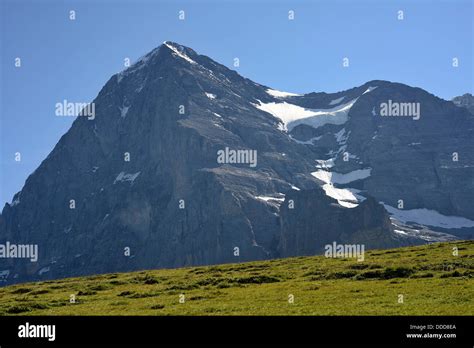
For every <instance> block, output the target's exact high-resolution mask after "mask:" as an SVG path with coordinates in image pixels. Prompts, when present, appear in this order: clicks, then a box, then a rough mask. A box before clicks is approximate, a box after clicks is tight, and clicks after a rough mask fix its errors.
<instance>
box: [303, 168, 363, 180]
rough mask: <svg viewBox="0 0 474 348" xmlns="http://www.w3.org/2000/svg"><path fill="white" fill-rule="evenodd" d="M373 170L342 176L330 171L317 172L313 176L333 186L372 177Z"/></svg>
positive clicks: (353, 172) (358, 170)
mask: <svg viewBox="0 0 474 348" xmlns="http://www.w3.org/2000/svg"><path fill="white" fill-rule="evenodd" d="M371 171H372V168H366V169H357V170H354V171H352V172H349V173H345V174H341V173H336V172H330V171H328V170H317V171H315V172H312V173H311V175H312V176H314V177H315V178H317V179H319V180H321V181H323V182H325V183H332V184H348V183H350V182H353V181H356V180H362V179H365V178H368V177H369V176H370V172H371Z"/></svg>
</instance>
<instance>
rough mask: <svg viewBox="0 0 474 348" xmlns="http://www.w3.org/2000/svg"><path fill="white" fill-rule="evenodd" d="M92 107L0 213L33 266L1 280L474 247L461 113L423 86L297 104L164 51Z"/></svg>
mask: <svg viewBox="0 0 474 348" xmlns="http://www.w3.org/2000/svg"><path fill="white" fill-rule="evenodd" d="M94 103H95V112H96V116H95V118H94V119H93V120H89V119H88V118H87V117H77V119H76V120H75V121H74V123H73V125H72V127H71V128H70V129H69V131H68V132H67V133H66V134H65V135H64V136H62V137H61V139H60V140H59V142H58V143H57V145H56V146H55V148H54V149H53V151H52V152H51V153H50V154H49V156H48V157H47V158H46V159H45V160H44V161H43V162H42V163H41V165H40V166H39V167H38V168H37V169H36V170H35V172H34V173H32V174H31V175H30V176H29V177H28V179H27V180H26V183H25V185H24V187H23V189H22V190H21V191H20V192H18V193H17V194H16V195H15V196H14V197H13V200H12V203H11V204H6V205H5V207H4V209H3V211H2V214H1V215H0V244H5V243H6V242H7V241H8V242H10V243H15V244H37V245H38V248H39V258H38V261H37V262H30V260H24V259H14V258H0V274H1V275H2V276H3V283H2V284H10V283H14V282H24V281H33V280H44V279H55V278H61V277H68V276H77V275H86V274H95V273H103V272H116V271H130V270H137V269H148V268H163V267H181V266H190V265H204V264H217V263H227V262H242V261H248V260H257V259H266V258H273V257H285V256H292V255H310V254H321V253H323V252H324V246H325V245H326V244H332V243H333V242H334V241H335V242H337V243H342V244H344V243H345V244H364V245H365V248H366V249H369V248H388V247H396V246H402V245H411V244H423V243H427V242H432V241H442V240H453V239H472V237H473V231H474V142H473V135H474V119H473V117H472V115H471V114H470V113H469V111H468V110H467V109H465V108H462V107H458V106H457V105H455V104H454V103H453V102H451V101H446V100H443V99H440V98H438V97H436V96H434V95H432V94H430V93H429V92H427V91H424V90H423V89H420V88H414V87H410V86H406V85H403V84H399V83H392V82H387V81H370V82H367V83H366V84H364V85H362V86H359V87H355V88H352V89H350V90H347V91H342V92H338V93H309V94H305V95H295V94H291V93H285V92H280V91H276V90H273V89H271V88H270V87H267V86H263V85H260V84H258V83H256V82H253V81H251V80H249V79H246V78H244V77H242V76H240V75H239V74H238V73H236V72H235V71H233V70H230V69H228V68H226V67H225V66H223V65H221V64H218V63H217V62H215V61H213V60H212V59H210V58H208V57H206V56H204V55H199V54H198V53H196V52H195V51H194V50H192V49H190V48H187V47H184V46H181V45H179V44H176V43H172V42H165V43H164V44H163V45H161V46H159V47H158V48H156V49H154V50H153V51H151V52H150V53H148V54H147V55H145V56H144V57H143V58H141V59H140V60H138V61H137V62H136V63H135V64H134V65H133V66H131V67H130V68H128V69H126V70H125V71H123V72H121V73H119V74H116V75H114V76H112V77H111V78H110V80H109V81H108V82H107V83H106V84H105V86H104V87H103V88H102V90H101V91H100V93H99V95H98V96H97V97H96V99H95V100H94ZM389 103H390V108H389V113H390V114H392V116H382V113H384V112H383V111H382V110H383V107H382V105H385V106H387V105H388V104H389ZM397 103H399V104H400V103H402V104H403V105H404V106H400V108H399V111H398V114H401V113H403V112H406V111H407V110H408V111H410V109H411V106H412V105H413V109H412V110H411V111H412V112H413V111H414V110H416V107H415V105H417V103H419V104H418V105H419V107H420V117H419V119H416V120H415V118H416V117H411V116H393V114H397V111H396V107H394V105H399V104H397ZM406 103H415V104H410V108H408V107H407V105H408V104H406ZM387 110H388V109H386V110H385V113H386V111H387ZM400 110H401V111H403V112H401V111H400ZM235 150H256V152H257V162H256V166H254V167H252V166H251V165H249V164H248V163H219V161H218V160H217V158H218V153H219V151H221V152H222V151H235ZM128 156H129V158H128ZM127 158H128V159H129V161H127V160H126V159H127ZM227 160H228V161H227V162H229V161H230V162H232V159H231V157H228V158H227ZM71 200H74V202H75V208H74V209H71ZM126 248H130V249H129V250H130V255H126V252H125V250H126ZM236 248H238V249H236ZM127 250H128V249H127ZM236 250H237V253H236Z"/></svg>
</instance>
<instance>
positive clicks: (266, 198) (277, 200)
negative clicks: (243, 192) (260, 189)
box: [255, 192, 285, 207]
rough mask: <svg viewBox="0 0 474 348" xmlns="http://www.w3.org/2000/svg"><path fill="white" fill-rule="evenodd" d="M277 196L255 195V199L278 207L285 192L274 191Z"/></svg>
mask: <svg viewBox="0 0 474 348" xmlns="http://www.w3.org/2000/svg"><path fill="white" fill-rule="evenodd" d="M276 194H277V195H278V196H277V197H273V196H255V198H256V199H258V200H260V201H263V202H265V203H267V204H271V205H274V206H277V207H279V206H280V205H281V204H282V203H283V202H284V201H285V194H283V193H280V192H278V193H276Z"/></svg>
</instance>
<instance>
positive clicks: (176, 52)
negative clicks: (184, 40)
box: [163, 41, 197, 64]
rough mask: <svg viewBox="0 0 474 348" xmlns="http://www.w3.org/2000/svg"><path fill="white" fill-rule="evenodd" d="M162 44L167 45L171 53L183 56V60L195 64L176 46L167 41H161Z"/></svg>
mask: <svg viewBox="0 0 474 348" xmlns="http://www.w3.org/2000/svg"><path fill="white" fill-rule="evenodd" d="M163 45H165V46H166V47H168V48H169V49H170V50H171V51H173V55H175V56H178V57H180V58H183V59H184V60H185V61H187V62H189V63H191V64H197V63H196V62H195V61H194V60H192V59H191V58H189V57H188V56H187V55H186V54H185V53H182V52H180V51H179V50H178V48H176V47H174V46H173V45H172V44H171V43H170V42H169V41H165V42H163Z"/></svg>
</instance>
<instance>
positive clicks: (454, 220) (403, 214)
mask: <svg viewBox="0 0 474 348" xmlns="http://www.w3.org/2000/svg"><path fill="white" fill-rule="evenodd" d="M381 203H382V204H383V206H384V207H385V209H386V210H387V211H388V212H389V214H390V215H392V216H393V217H394V218H395V219H397V220H398V221H401V222H403V223H407V222H414V223H417V224H420V225H425V226H433V227H441V228H446V229H451V228H463V227H474V221H472V220H469V219H466V218H464V217H461V216H447V215H443V214H441V213H439V212H437V211H436V210H429V209H426V208H422V209H410V210H400V209H397V208H394V207H392V206H390V205H387V204H384V203H383V202H381Z"/></svg>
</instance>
